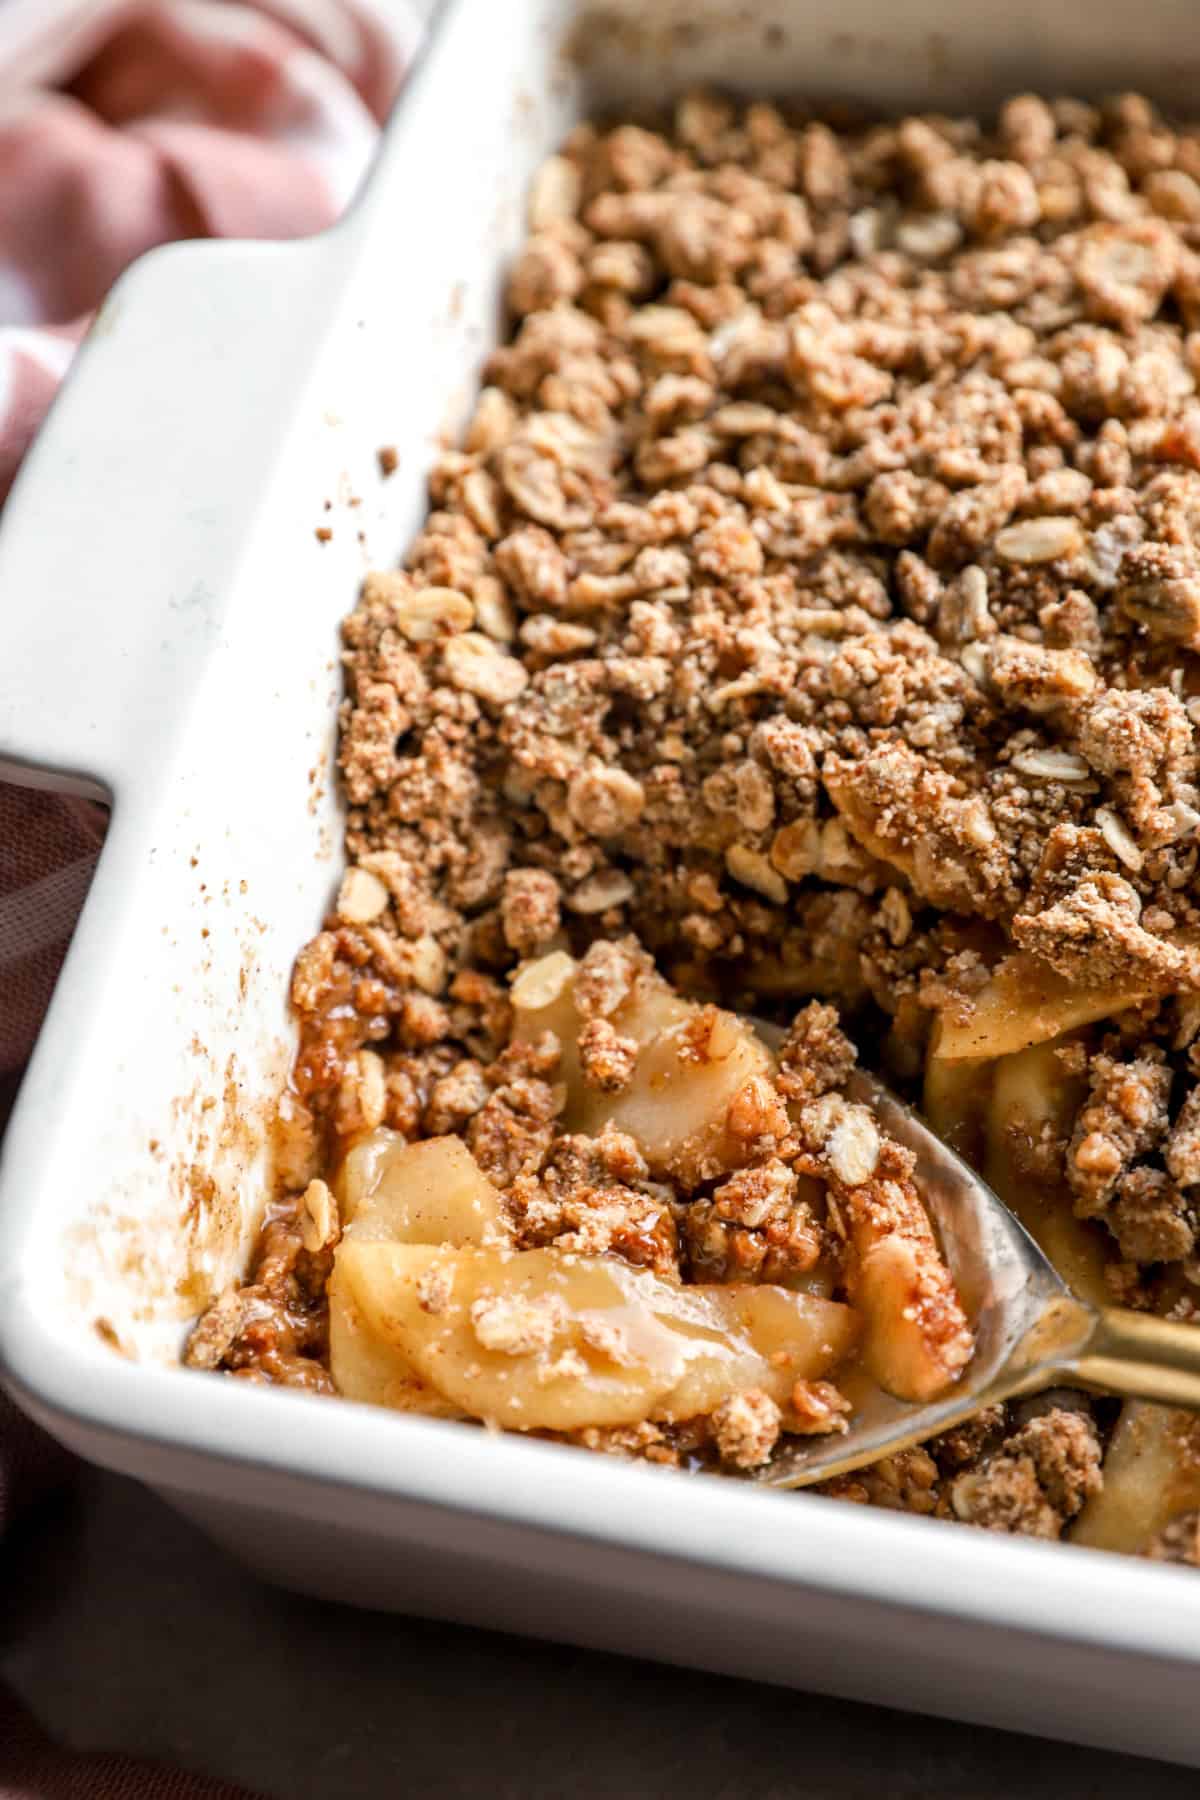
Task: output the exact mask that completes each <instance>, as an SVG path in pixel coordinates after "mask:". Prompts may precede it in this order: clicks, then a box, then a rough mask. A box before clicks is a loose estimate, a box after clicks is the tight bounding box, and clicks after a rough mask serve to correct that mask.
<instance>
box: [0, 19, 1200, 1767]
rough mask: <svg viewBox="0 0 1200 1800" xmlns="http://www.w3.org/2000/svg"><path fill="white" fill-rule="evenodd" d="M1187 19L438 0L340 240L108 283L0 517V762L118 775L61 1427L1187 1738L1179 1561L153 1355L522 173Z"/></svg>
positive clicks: (1197, 24)
mask: <svg viewBox="0 0 1200 1800" xmlns="http://www.w3.org/2000/svg"><path fill="white" fill-rule="evenodd" d="M573 30H574V31H576V32H577V34H578V35H576V37H575V38H574V48H575V51H576V52H577V54H572V53H571V51H570V48H569V45H568V37H569V34H570V33H571V32H572V31H573ZM1197 52H1200V16H1198V15H1197V12H1196V9H1195V8H1194V6H1193V5H1192V4H1191V3H1190V0H1140V4H1139V5H1137V6H1125V5H1117V4H1115V3H1111V0H1007V4H1006V5H1005V6H1003V7H988V6H985V5H978V6H963V5H961V4H954V3H953V0H944V3H943V0H904V4H892V5H886V4H880V0H807V3H806V0H795V3H793V4H788V3H787V0H759V3H758V4H756V5H731V4H719V5H709V4H705V3H704V0H688V4H686V5H680V4H674V3H671V4H654V3H653V0H634V3H633V4H629V3H627V0H621V3H620V4H614V3H612V0H609V3H607V4H605V5H602V6H595V5H590V4H587V3H586V0H583V3H577V4H574V5H572V4H564V3H562V0H459V4H457V5H454V6H452V7H449V8H447V9H446V11H445V13H444V15H443V17H442V19H441V21H440V24H439V26H438V29H437V31H436V33H435V37H434V41H433V43H432V46H431V48H430V49H429V51H428V53H427V56H426V59H425V61H424V64H423V66H422V67H421V68H420V69H419V70H418V71H417V73H416V74H415V76H414V78H413V80H412V81H411V83H410V85H409V88H408V90H407V92H406V93H405V95H404V98H403V101H402V103H401V105H400V107H399V110H398V113H397V116H396V117H395V119H394V121H393V123H392V125H391V127H390V130H389V133H388V140H387V143H386V146H385V149H384V153H383V156H382V159H381V162H380V164H379V166H378V168H377V171H376V173H375V175H374V177H373V180H372V182H371V184H370V187H369V190H368V192H367V194H366V196H365V198H364V199H363V200H362V201H361V202H360V204H359V205H358V206H357V208H356V209H355V211H354V212H353V213H352V214H351V215H350V217H349V218H348V219H347V220H346V221H345V222H344V223H343V224H342V225H341V226H339V227H338V228H337V229H336V230H334V231H332V232H330V233H328V234H326V235H325V236H323V237H319V238H316V239H313V240H310V241H307V242H303V243H295V244H289V245H284V246H255V245H239V244H224V245H185V246H181V247H175V248H170V249H165V250H159V251H156V252H154V253H153V254H152V255H151V256H150V257H149V258H147V259H146V260H144V261H143V262H141V263H140V264H139V265H138V266H137V267H136V268H135V269H134V270H133V271H132V272H131V273H130V274H129V275H128V276H126V278H125V279H124V280H123V281H122V282H121V283H120V285H119V286H118V288H117V290H116V292H115V293H114V294H113V296H112V298H111V299H110V300H109V302H108V303H107V305H106V306H105V308H104V310H103V312H102V314H101V317H100V319H99V320H98V322H97V324H96V326H95V328H94V330H93V331H92V334H91V337H90V339H89V341H88V344H87V346H86V347H85V349H84V351H83V353H82V355H81V357H80V359H79V365H78V368H77V370H76V372H75V373H74V374H73V376H72V377H71V380H70V381H69V383H68V386H67V389H66V392H65V393H64V395H63V397H62V399H61V401H60V402H59V404H58V405H57V406H56V407H55V409H54V413H53V416H52V417H51V419H50V421H49V424H48V426H47V427H46V429H45V431H44V432H43V434H42V436H41V439H40V441H39V443H38V446H37V448H36V450H35V452H34V454H33V456H32V457H31V459H30V461H29V463H28V466H27V467H26V469H25V471H24V473H23V475H22V477H21V480H20V483H19V486H18V489H17V491H16V493H15V495H14V497H13V500H12V502H11V504H10V506H9V508H8V510H7V511H6V514H5V519H4V528H3V532H2V533H0V595H2V596H3V618H4V642H3V649H2V654H0V761H2V763H3V766H4V767H5V769H6V772H8V773H10V774H11V772H12V770H13V768H14V767H15V768H16V769H17V771H18V774H19V775H23V776H24V778H26V779H29V780H31V781H44V782H49V783H52V784H55V785H71V786H73V787H75V788H76V790H77V791H78V790H80V789H84V790H87V789H91V790H93V791H95V790H97V789H100V790H103V791H106V792H108V793H109V794H111V795H112V797H113V801H114V817H113V825H112V829H111V832H110V835H109V840H108V844H107V846H106V848H105V851H104V855H103V858H102V861H101V864H100V869H99V873H98V874H97V877H96V881H95V885H94V888H93V891H92V894H91V897H90V899H89V901H88V904H87V908H86V911H85V914H84V918H83V921H82V924H81V926H80V929H79V934H78V936H77V938H76V940H75V944H74V948H73V949H72V952H71V955H70V959H69V961H68V964H67V968H66V970H65V973H64V975H63V978H62V982H61V985H60V987H59V991H58V994H57V997H56V999H55V1002H54V1006H53V1010H52V1012H51V1015H50V1018H49V1020H48V1022H47V1025H46V1029H45V1031H44V1033H43V1035H42V1040H41V1043H40V1046H39V1049H38V1053H37V1056H36V1059H35V1061H34V1064H33V1066H32V1068H31V1070H30V1072H29V1075H28V1078H27V1080H26V1083H25V1087H24V1091H23V1093H22V1096H21V1101H20V1104H19V1107H18V1110H17V1113H16V1115H15V1117H14V1119H13V1121H12V1125H11V1127H10V1130H9V1133H8V1137H7V1141H6V1144H5V1149H4V1165H3V1186H2V1193H0V1361H2V1363H3V1365H4V1369H5V1375H6V1379H7V1381H8V1382H9V1383H10V1385H11V1387H12V1389H13V1391H14V1392H15V1393H16V1394H17V1395H18V1397H19V1398H20V1399H21V1400H22V1401H23V1403H24V1404H25V1405H26V1406H27V1407H28V1408H29V1409H30V1411H32V1412H33V1413H34V1414H35V1415H36V1416H37V1417H38V1418H40V1419H41V1420H42V1421H43V1422H44V1423H45V1424H46V1425H48V1426H49V1428H50V1429H51V1430H52V1431H53V1432H55V1433H56V1434H57V1435H58V1436H59V1437H60V1438H61V1439H63V1441H64V1442H66V1443H67V1444H69V1445H71V1446H72V1447H73V1448H75V1449H76V1450H79V1451H81V1452H82V1453H83V1454H84V1455H85V1456H88V1457H91V1458H93V1459H94V1460H95V1461H97V1462H101V1463H104V1464H107V1465H109V1466H110V1467H113V1468H117V1469H121V1470H124V1471H126V1472H128V1473H130V1474H133V1475H136V1476H139V1477H140V1478H141V1479H143V1480H145V1481H147V1482H149V1483H150V1484H151V1485H153V1486H154V1487H155V1488H157V1489H158V1490H159V1491H160V1492H162V1493H163V1494H165V1495H167V1496H168V1497H169V1498H170V1499H171V1500H172V1501H173V1502H174V1503H175V1504H176V1505H178V1506H179V1507H180V1508H181V1509H182V1510H183V1511H184V1512H186V1513H188V1514H189V1515H190V1516H191V1517H193V1518H194V1519H196V1520H197V1521H198V1522H199V1523H201V1524H202V1525H203V1526H204V1527H205V1529H206V1530H208V1531H209V1532H210V1533H211V1534H212V1535H213V1536H214V1537H216V1538H218V1539H220V1540H221V1541H222V1542H223V1543H225V1544H227V1545H228V1546H229V1548H230V1549H231V1550H233V1551H234V1552H235V1553H236V1554H237V1555H239V1556H240V1557H242V1558H244V1559H245V1560H246V1561H247V1562H248V1563H250V1564H251V1565H253V1566H254V1567H255V1568H257V1569H259V1570H261V1571H262V1572H263V1573H264V1574H266V1575H268V1576H270V1577H272V1578H274V1579H276V1580H279V1581H281V1582H286V1583H288V1584H290V1585H293V1586H296V1587H302V1588H305V1589H308V1590H311V1591H313V1592H319V1593H322V1594H328V1595H333V1596H337V1597H339V1598H343V1599H348V1600H353V1601H358V1602H362V1603H365V1604H369V1605H375V1606H384V1607H395V1608H405V1609H411V1610H413V1611H419V1612H424V1613H430V1614H438V1615H443V1616H446V1617H451V1618H458V1619H467V1620H472V1621H476V1622H478V1623H482V1624H488V1625H496V1626H502V1627H505V1628H509V1629H513V1630H517V1631H528V1632H536V1633H540V1634H544V1635H546V1636H552V1637H561V1638H565V1639H570V1640H573V1641H575V1642H578V1643H583V1644H590V1645H598V1646H603V1647H605V1648H607V1649H612V1650H618V1651H622V1650H624V1651H636V1652H638V1653H639V1654H643V1655H645V1654H651V1655H656V1656H660V1657H664V1658H670V1659H673V1660H676V1661H679V1662H685V1663H694V1664H697V1665H702V1666H704V1667H708V1668H714V1669H722V1670H728V1671H730V1672H733V1673H736V1674H739V1675H750V1676H757V1677H760V1678H763V1679H766V1680H770V1681H776V1682H790V1683H794V1684H797V1685H803V1686H806V1687H814V1688H819V1689H824V1690H827V1691H830V1692H835V1693H840V1694H848V1695H855V1696H859V1697H862V1698H865V1699H870V1700H876V1701H884V1702H887V1703H889V1704H891V1705H896V1706H904V1707H913V1708H921V1709H926V1710H929V1711H931V1712H939V1713H946V1714H950V1715H953V1716H956V1717H963V1718H971V1719H979V1720H986V1721H987V1722H989V1723H991V1724H996V1725H1004V1726H1010V1727H1016V1728H1021V1729H1025V1730H1030V1731H1038V1732H1046V1733H1052V1734H1056V1735H1059V1736H1064V1737H1073V1738H1077V1739H1080V1740H1084V1741H1087V1742H1090V1743H1094V1744H1101V1745H1111V1746H1114V1747H1119V1748H1121V1749H1125V1750H1136V1751H1142V1752H1146V1753H1149V1754H1151V1755H1158V1756H1163V1757H1174V1758H1179V1759H1183V1760H1188V1761H1194V1762H1196V1763H1198V1764H1200V1722H1198V1718H1197V1710H1196V1706H1195V1693H1196V1685H1197V1681H1198V1680H1200V1577H1198V1576H1196V1575H1195V1574H1192V1573H1189V1572H1186V1571H1179V1570H1174V1569H1170V1568H1164V1567H1158V1566H1150V1565H1146V1564H1142V1563H1137V1562H1133V1561H1124V1560H1121V1559H1118V1558H1115V1557H1107V1556H1104V1555H1100V1554H1097V1553H1093V1552H1089V1551H1083V1550H1079V1549H1063V1548H1060V1547H1058V1546H1047V1545H1039V1544H1034V1543H1028V1542H1014V1541H1010V1540H1008V1539H1005V1538H1001V1537H995V1536H990V1535H987V1534H984V1533H980V1532H974V1531H968V1530H966V1529H956V1528H953V1527H950V1526H946V1525H942V1524H930V1523H926V1522H923V1521H920V1520H916V1519H911V1518H902V1517H895V1516H891V1515H889V1514H886V1513H878V1512H868V1511H865V1510H863V1509H860V1508H858V1507H852V1506H847V1505H839V1504H836V1503H833V1502H828V1501H822V1500H816V1499H812V1498H801V1497H794V1496H787V1495H780V1494H772V1493H766V1492H762V1491H758V1490H754V1489H752V1488H749V1487H747V1486H743V1485H741V1484H739V1483H737V1482H733V1481H724V1482H722V1481H718V1480H687V1479H685V1478H682V1477H680V1476H678V1475H673V1474H670V1473H666V1472H662V1471H656V1470H653V1469H649V1468H644V1467H628V1466H625V1465H623V1464H620V1463H618V1462H615V1461H610V1460H609V1459H607V1458H604V1457H589V1456H586V1455H583V1454H581V1453H579V1452H578V1451H574V1450H567V1449H560V1448H557V1447H553V1446H550V1445H544V1444H536V1443H525V1442H521V1441H519V1440H516V1439H512V1438H506V1439H498V1438H495V1437H492V1436H489V1435H488V1434H486V1433H485V1432H482V1431H478V1430H473V1429H468V1428H464V1427H461V1426H457V1425H453V1424H444V1423H439V1422H436V1421H432V1420H422V1419H414V1418H395V1417H389V1416H388V1415H386V1414H384V1413H380V1412H376V1411H372V1410H369V1409H365V1408H361V1407H356V1406H352V1405H349V1404H344V1403H341V1404H337V1403H331V1402H329V1401H327V1400H321V1399H315V1398H310V1397H306V1396H303V1395H299V1394H290V1393H284V1392H272V1391H269V1390H266V1389H260V1388H255V1387H250V1386H246V1385H244V1384H242V1383H238V1382H228V1381H219V1380H215V1379H213V1378H212V1377H211V1376H208V1375H200V1374H193V1373H185V1372H184V1371H182V1370H181V1369H179V1368H177V1367H172V1366H171V1363H172V1359H173V1358H174V1356H175V1354H176V1352H177V1349H178V1346H179V1344H180V1342H181V1340H182V1336H183V1333H184V1331H185V1329H186V1326H187V1323H188V1321H189V1319H190V1318H191V1317H192V1316H194V1314H195V1312H196V1311H197V1310H198V1308H199V1307H200V1306H201V1305H202V1304H203V1302H204V1300H205V1299H206V1298H207V1297H208V1296H209V1295H210V1294H212V1293H213V1292H215V1291H216V1290H217V1289H218V1288H219V1287H220V1286H221V1285H222V1284H223V1283H224V1282H225V1281H226V1280H227V1279H228V1278H229V1276H230V1275H231V1274H232V1273H233V1272H234V1271H235V1270H236V1269H237V1267H238V1266H239V1265H240V1262H241V1260H242V1258H243V1257H244V1255H245V1253H246V1250H247V1247H248V1244H249V1242H250V1240H251V1238H252V1235H253V1230H254V1225H255V1220H256V1212H257V1208H258V1204H259V1202H260V1200H261V1183H262V1174H261V1163H262V1137H263V1129H264V1122H265V1119H266V1117H267V1114H268V1111H269V1108H270V1105H271V1103H272V1102H273V1100H274V1099H275V1097H276V1095H277V1093H278V1090H279V1086H280V1083H281V1080H282V1078H283V1075H284V1072H285V1069H286V1066H287V1063H288V1059H289V1054H290V1026H289V1021H288V1017H287V1013H286V1007H285V995H286V990H287V980H288V972H289V966H290V962H291V959H292V956H293V954H294V952H295V950H296V949H297V947H298V946H299V945H300V944H301V943H302V942H303V941H304V939H305V938H306V936H308V935H309V934H310V933H311V931H312V930H313V928H314V927H315V926H316V924H317V922H318V921H319V919H320V917H321V914H322V910H323V907H324V905H325V903H326V901H327V898H328V896H329V894H330V892H331V889H332V887H333V884H334V881H335V879H336V859H337V842H338V837H339V829H340V827H339V818H338V809H337V802H336V796H335V793H334V791H333V786H332V782H331V778H330V772H331V752H332V742H333V732H334V709H335V695H336V692H337V686H338V674H337V667H336V662H335V655H336V641H337V640H336V626H337V621H338V619H339V618H340V617H341V615H342V614H343V613H345V612H346V611H347V610H348V608H349V607H350V605H351V604H352V602H353V598H354V593H355V588H356V584H357V580H358V578H359V576H360V574H361V572H362V570H363V569H364V568H365V567H366V566H367V563H368V561H369V560H374V561H380V560H388V559H391V558H393V557H395V556H396V555H397V554H398V553H399V552H400V551H401V549H402V548H403V546H404V544H405V542H406V540H407V539H408V538H409V537H410V536H411V535H412V533H413V531H414V529H415V527H416V524H417V522H418V520H419V518H420V515H421V512H422V508H423V505H424V498H423V491H422V480H423V473H424V469H425V466H426V464H427V461H428V458H429V455H430V452H431V447H432V445H433V443H434V440H435V439H436V437H437V436H438V434H439V433H440V432H441V431H442V430H443V429H444V428H446V426H447V425H448V424H449V425H453V424H454V423H455V421H456V420H457V419H459V418H461V417H462V415H463V413H464V411H465V409H466V406H467V404H468V400H469V396H470V392H471V389H472V386H473V384H474V383H475V381H476V378H477V371H478V369H479V365H480V361H481V358H482V356H483V354H484V352H485V349H486V347H487V345H488V343H489V341H490V339H491V337H492V335H493V332H494V329H495V321H496V317H497V312H498V306H497V297H498V292H499V284H500V277H501V270H502V268H503V265H504V262H505V258H506V257H507V256H508V255H509V254H510V253H511V251H512V249H513V248H514V246H515V244H516V243H517V241H518V239H519V235H520V233H521V229H522V196H523V192H524V190H525V188H526V185H527V182H528V179H529V176H530V173H531V171H532V170H533V169H534V167H535V166H536V164H537V163H538V162H539V161H540V159H541V158H542V157H543V156H544V155H545V154H546V153H547V151H548V150H549V149H550V148H551V147H552V146H553V145H554V143H555V142H556V140H557V139H558V138H559V137H560V136H561V135H562V133H563V132H564V130H565V129H566V128H567V127H568V126H569V124H570V123H571V121H572V120H573V119H574V118H576V117H578V116H579V115H580V114H581V113H584V112H587V111H589V110H591V109H593V108H595V107H596V106H597V105H610V106H618V107H619V106H620V104H621V103H622V101H623V100H630V99H638V100H642V99H645V98H646V97H647V96H661V95H665V94H666V93H667V92H668V91H670V90H672V89H676V88H679V87H681V86H683V85H686V84H687V83H689V82H691V81H694V80H696V79H697V78H706V79H710V80H718V81H720V82H723V83H726V84H733V85H736V86H739V87H742V88H744V89H747V90H751V91H758V92H762V91H766V90H770V89H788V88H791V89H793V90H797V89H801V90H808V91H816V92H825V93H830V92H834V91H836V92H838V93H840V94H843V95H849V96H854V95H859V96H865V97H868V98H872V99H875V100H879V101H882V102H884V103H886V104H888V105H902V104H910V103H914V102H915V103H919V104H935V105H940V106H943V107H945V108H970V107H975V106H980V105H983V106H986V105H987V104H989V103H990V102H991V101H993V100H995V99H996V98H997V97H998V96H999V95H1001V94H1002V93H1004V92H1006V91H1010V90H1012V89H1014V88H1019V87H1022V86H1029V85H1035V84H1036V85H1037V86H1039V87H1042V88H1045V89H1050V90H1052V91H1061V90H1064V89H1068V88H1069V89H1073V90H1080V91H1087V92H1100V91H1104V90H1106V89H1112V88H1116V87H1129V86H1135V85H1140V86H1144V87H1145V88H1146V89H1148V90H1149V91H1151V92H1153V93H1155V94H1156V95H1158V96H1159V97H1160V98H1161V99H1162V100H1163V101H1165V102H1166V103H1168V104H1179V105H1182V106H1190V107H1191V109H1192V111H1193V112H1195V111H1198V110H1200V102H1197V101H1196V99H1195V95H1196V92H1197V86H1196V81H1195V74H1196V71H1197V68H1198V67H1200V58H1198V56H1197ZM383 444H395V445H396V446H397V448H398V450H399V454H400V467H399V470H398V472H397V474H396V475H394V476H393V477H392V479H391V480H390V481H388V482H386V483H385V482H383V481H382V480H381V479H380V476H379V473H378V469H377V466H376V460H375V452H376V450H377V449H378V447H379V446H380V445H383ZM356 501H357V502H358V504H355V502H356ZM318 526H329V527H330V528H331V529H332V532H333V537H332V540H331V541H330V542H329V543H327V544H322V543H319V542H318V541H317V538H316V536H315V530H316V528H317V527H318ZM360 534H361V538H362V539H363V540H365V542H363V541H360ZM0 1004H2V997H0Z"/></svg>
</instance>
